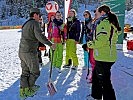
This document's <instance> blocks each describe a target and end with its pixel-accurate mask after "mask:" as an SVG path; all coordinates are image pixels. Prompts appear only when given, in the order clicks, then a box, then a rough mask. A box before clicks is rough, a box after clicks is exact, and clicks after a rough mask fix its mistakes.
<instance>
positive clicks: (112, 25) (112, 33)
mask: <svg viewBox="0 0 133 100" xmlns="http://www.w3.org/2000/svg"><path fill="white" fill-rule="evenodd" d="M96 16H97V17H99V18H98V20H97V21H96V24H95V25H96V29H95V30H96V31H95V34H94V40H93V41H90V42H88V44H87V45H88V47H89V48H93V49H94V58H95V62H96V65H95V67H94V70H93V75H92V91H91V96H92V97H93V98H94V99H100V100H101V99H102V96H103V100H116V96H115V92H114V89H113V87H112V84H111V79H110V77H111V72H110V70H111V66H112V65H113V64H114V63H115V61H116V59H117V51H116V42H117V38H118V33H119V31H120V30H121V28H120V27H119V23H118V19H117V17H116V15H115V14H113V13H111V12H110V8H109V7H108V6H106V5H102V6H100V7H99V8H98V9H97V10H96Z"/></svg>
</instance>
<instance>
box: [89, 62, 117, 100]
mask: <svg viewBox="0 0 133 100" xmlns="http://www.w3.org/2000/svg"><path fill="white" fill-rule="evenodd" d="M113 64H114V62H101V61H96V66H95V67H94V70H93V75H92V94H91V96H92V97H93V98H94V99H102V96H103V100H116V97H115V92H114V89H113V87H112V84H111V80H110V78H111V72H110V69H111V66H112V65H113Z"/></svg>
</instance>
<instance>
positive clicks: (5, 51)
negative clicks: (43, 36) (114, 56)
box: [0, 30, 133, 100]
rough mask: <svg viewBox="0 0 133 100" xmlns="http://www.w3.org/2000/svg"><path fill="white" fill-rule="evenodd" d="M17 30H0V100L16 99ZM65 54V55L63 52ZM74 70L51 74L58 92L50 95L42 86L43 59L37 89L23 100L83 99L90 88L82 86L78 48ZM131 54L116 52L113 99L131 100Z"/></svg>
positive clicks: (44, 79) (44, 74) (46, 67)
mask: <svg viewBox="0 0 133 100" xmlns="http://www.w3.org/2000/svg"><path fill="white" fill-rule="evenodd" d="M19 31H20V30H0V37H1V39H0V45H1V46H0V100H19V81H20V80H19V78H20V74H21V68H20V60H19V58H18V45H19V39H20V32H19ZM64 53H65V52H64ZM77 54H78V57H79V63H80V65H79V67H78V70H77V71H75V70H71V69H66V70H65V69H62V70H63V71H62V73H60V74H59V73H58V72H57V71H56V70H55V69H54V71H53V76H52V78H53V81H54V83H55V85H56V87H57V89H58V92H57V94H55V95H54V96H50V95H49V93H48V90H47V87H46V84H47V81H48V74H49V66H50V63H49V59H48V58H47V57H43V62H44V64H45V65H44V67H43V68H40V69H41V75H40V77H39V78H38V80H37V84H38V85H40V86H41V88H40V90H39V91H38V92H37V95H35V96H34V97H32V98H28V99H26V100H86V99H85V97H86V95H87V94H89V93H90V86H89V85H88V84H87V83H86V80H85V76H86V70H82V67H83V51H82V48H81V45H78V50H77ZM132 66H133V52H132V51H128V52H123V51H118V60H117V62H116V63H115V64H114V65H113V68H112V80H113V85H114V88H115V91H116V95H117V100H132V98H133V95H132V91H133V84H132V83H133V74H132V73H133V67H132Z"/></svg>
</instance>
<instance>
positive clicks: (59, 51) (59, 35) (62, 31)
mask: <svg viewBox="0 0 133 100" xmlns="http://www.w3.org/2000/svg"><path fill="white" fill-rule="evenodd" d="M66 38H67V37H66V26H65V24H64V23H63V20H62V14H61V13H60V12H59V11H57V12H56V14H55V19H54V20H53V21H51V22H50V23H49V26H48V39H49V40H51V41H52V42H53V43H56V45H57V46H56V49H55V52H54V57H53V64H52V65H53V66H54V67H55V68H56V69H57V70H58V71H59V72H61V65H62V60H63V44H64V42H65V40H66Z"/></svg>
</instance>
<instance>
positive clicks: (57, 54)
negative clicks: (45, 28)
mask: <svg viewBox="0 0 133 100" xmlns="http://www.w3.org/2000/svg"><path fill="white" fill-rule="evenodd" d="M51 53H52V52H51ZM51 55H52V54H51ZM62 62H63V44H62V43H57V44H56V48H55V51H54V57H53V63H52V65H53V66H54V67H57V68H61V65H62Z"/></svg>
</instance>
